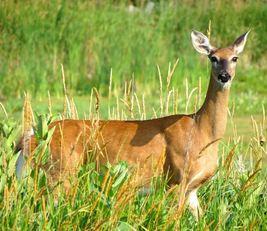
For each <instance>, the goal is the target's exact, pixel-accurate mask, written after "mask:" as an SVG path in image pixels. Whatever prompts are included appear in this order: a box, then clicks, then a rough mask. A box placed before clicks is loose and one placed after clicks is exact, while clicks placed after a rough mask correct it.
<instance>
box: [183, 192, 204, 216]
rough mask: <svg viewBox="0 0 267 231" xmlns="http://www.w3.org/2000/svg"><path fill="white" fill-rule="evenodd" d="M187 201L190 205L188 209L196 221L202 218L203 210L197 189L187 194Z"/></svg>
mask: <svg viewBox="0 0 267 231" xmlns="http://www.w3.org/2000/svg"><path fill="white" fill-rule="evenodd" d="M186 201H187V203H188V209H189V211H190V212H191V213H192V215H193V216H194V217H195V219H196V221H198V219H199V218H200V217H201V216H202V209H201V206H200V204H199V202H198V198H197V189H194V190H192V191H189V192H187V193H186Z"/></svg>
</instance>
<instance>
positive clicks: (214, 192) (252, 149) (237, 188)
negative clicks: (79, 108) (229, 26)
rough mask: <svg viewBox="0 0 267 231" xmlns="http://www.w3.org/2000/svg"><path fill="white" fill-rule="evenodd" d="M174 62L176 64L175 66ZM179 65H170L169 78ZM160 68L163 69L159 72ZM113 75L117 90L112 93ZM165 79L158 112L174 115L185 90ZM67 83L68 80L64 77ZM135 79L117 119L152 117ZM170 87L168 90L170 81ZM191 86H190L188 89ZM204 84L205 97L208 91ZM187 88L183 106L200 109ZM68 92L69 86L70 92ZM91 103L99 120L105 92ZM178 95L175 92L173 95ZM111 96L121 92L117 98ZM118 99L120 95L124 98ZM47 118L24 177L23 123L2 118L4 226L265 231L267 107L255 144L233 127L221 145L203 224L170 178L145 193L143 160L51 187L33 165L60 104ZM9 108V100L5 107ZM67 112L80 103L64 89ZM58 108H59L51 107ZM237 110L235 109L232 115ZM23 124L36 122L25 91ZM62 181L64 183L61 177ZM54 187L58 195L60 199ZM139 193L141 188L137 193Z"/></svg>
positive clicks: (204, 195)
mask: <svg viewBox="0 0 267 231" xmlns="http://www.w3.org/2000/svg"><path fill="white" fill-rule="evenodd" d="M174 66H175V65H174ZM172 69H173V65H171V66H170V67H169V71H168V73H170V75H169V78H167V80H168V81H170V80H171V78H173V76H172V74H171V73H172ZM159 73H160V71H159ZM112 80H114V79H113V78H112V75H111V76H110V81H109V82H110V87H109V89H110V92H111V91H112V87H111V85H112ZM168 81H167V82H166V79H162V78H160V81H159V83H160V84H159V85H160V86H159V88H160V92H161V94H160V95H159V99H158V100H156V102H157V107H154V110H152V111H153V115H151V116H152V117H157V116H163V115H168V114H169V113H170V114H172V113H175V111H176V109H177V102H178V101H179V94H177V89H173V88H172V87H170V86H169V84H168ZM63 82H64V81H63ZM133 86H134V83H132V82H130V83H128V84H125V90H124V95H123V96H122V97H121V99H122V100H121V103H116V106H114V107H113V106H112V105H111V104H110V106H109V107H108V108H109V114H110V118H114V119H144V118H150V116H149V115H148V111H147V109H146V108H147V107H146V104H147V102H146V100H145V99H144V98H141V99H140V98H139V97H138V96H137V94H136V92H135V91H133V89H134V87H133ZM164 86H166V87H167V89H165V87H164ZM186 89H188V87H187V88H186ZM200 89H201V85H199V88H198V92H196V93H197V94H196V95H197V96H198V97H199V98H204V96H203V95H202V91H201V90H200ZM190 92H192V91H189V90H188V91H187V92H186V95H187V98H186V99H184V101H183V103H182V105H183V108H184V111H186V110H189V111H191V110H194V108H198V107H199V105H198V104H197V102H198V98H195V97H193V95H194V94H191V93H190ZM65 93H66V92H65ZM91 95H92V96H91V100H90V102H89V106H88V107H89V112H88V115H87V116H89V117H90V118H92V117H93V118H97V117H98V113H99V111H98V110H99V107H98V106H99V103H100V104H101V100H99V98H98V97H99V96H98V93H97V90H96V89H95V90H93V91H92V94H91ZM170 96H171V97H170ZM109 98H110V101H113V100H114V99H115V101H116V97H115V98H114V97H112V96H110V97H109ZM118 101H119V99H118ZM49 105H50V106H49V110H48V111H49V114H50V115H48V116H37V117H35V121H36V122H35V123H36V124H37V128H38V129H37V130H36V131H35V134H36V136H37V138H38V140H39V141H40V146H39V149H37V150H36V151H35V153H34V154H33V155H31V156H30V157H29V159H28V161H27V164H26V169H25V171H24V175H23V177H22V179H21V180H17V177H16V173H15V161H16V159H17V157H18V156H17V155H15V154H14V146H15V143H16V140H17V138H18V136H19V134H20V124H18V122H14V121H12V119H9V118H8V116H7V118H6V119H5V120H3V121H2V122H1V123H0V192H1V193H0V208H1V209H0V220H1V228H2V230H26V229H27V230H233V229H241V230H254V229H256V230H265V229H266V228H267V224H266V222H265V221H266V214H267V209H266V202H267V194H266V190H267V184H266V183H267V182H266V179H267V178H266V171H262V170H261V167H262V158H263V157H264V156H266V154H267V152H266V143H265V140H264V137H265V136H266V128H265V126H266V125H265V111H264V107H263V108H262V109H263V113H262V121H261V122H260V123H257V122H256V121H255V120H254V119H253V118H252V125H253V126H252V128H251V129H252V130H253V132H254V135H253V136H252V137H251V142H250V143H249V144H246V143H242V140H241V139H240V136H239V135H238V133H237V132H236V131H235V125H234V124H232V127H233V135H232V136H230V137H229V141H228V142H225V143H221V144H220V151H219V154H220V159H219V167H218V170H217V172H216V173H215V175H214V177H213V179H211V180H210V181H209V182H207V183H206V184H205V185H204V186H203V187H202V188H201V189H200V191H199V198H200V203H201V205H202V207H203V211H204V215H203V217H202V218H201V219H200V221H199V222H198V223H197V222H196V221H195V220H194V218H193V217H192V216H191V214H190V213H189V212H188V211H187V210H186V209H185V208H186V205H183V206H184V207H182V208H184V209H183V210H181V207H180V208H178V201H179V195H178V193H177V192H178V191H177V190H178V188H173V189H169V190H166V183H167V182H166V180H165V179H164V176H160V177H157V178H155V179H153V180H152V182H151V188H152V189H154V190H152V192H151V194H142V193H141V194H140V192H143V191H142V190H141V191H140V189H141V188H140V182H141V178H140V176H142V169H139V167H138V165H137V166H135V167H133V168H129V167H128V165H127V163H126V162H119V163H118V164H117V165H115V166H111V165H110V164H107V165H105V166H103V167H102V172H101V173H100V172H98V171H96V168H95V164H94V163H93V162H92V163H88V164H87V165H81V166H80V168H79V172H78V175H77V177H76V178H75V179H70V183H71V185H72V187H71V188H70V190H69V191H67V192H63V191H58V188H59V187H56V188H50V187H48V185H47V178H46V174H45V172H43V171H42V169H41V168H39V167H38V166H39V165H38V164H37V165H36V166H35V167H33V166H31V161H30V160H31V158H35V161H36V162H37V163H39V164H40V165H41V163H45V162H46V161H47V155H48V152H46V151H44V150H45V147H46V144H47V142H48V141H49V136H51V132H49V131H48V129H47V125H48V124H49V123H50V122H51V120H52V119H53V117H51V114H52V113H53V102H50V103H49ZM2 107H3V108H4V106H2ZM63 108H64V110H63V112H62V114H61V115H59V117H60V118H77V114H76V107H75V104H74V103H73V102H72V101H71V100H69V99H68V95H67V93H66V94H65V101H64V107H63ZM51 112H52V113H51ZM234 112H235V108H234V107H233V108H232V109H231V110H230V112H229V114H230V120H232V119H233V116H234ZM23 114H24V116H23V118H22V120H23V121H24V122H23V124H22V125H23V126H22V127H23V128H24V129H25V130H27V129H28V127H29V123H31V121H32V119H33V117H32V109H31V106H30V101H29V97H28V96H26V97H25V104H24V113H23ZM59 185H60V182H59ZM55 192H56V195H57V199H55V198H54V196H55ZM138 192H139V193H138Z"/></svg>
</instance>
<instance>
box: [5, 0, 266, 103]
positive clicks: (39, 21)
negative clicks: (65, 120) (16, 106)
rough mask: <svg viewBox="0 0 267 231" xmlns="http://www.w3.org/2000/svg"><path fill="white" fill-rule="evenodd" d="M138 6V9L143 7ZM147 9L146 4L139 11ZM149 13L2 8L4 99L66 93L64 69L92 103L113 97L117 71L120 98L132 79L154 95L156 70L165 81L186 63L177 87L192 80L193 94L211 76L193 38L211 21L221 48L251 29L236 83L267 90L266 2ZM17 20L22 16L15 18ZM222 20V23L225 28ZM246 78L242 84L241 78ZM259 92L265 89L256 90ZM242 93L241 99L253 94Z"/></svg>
mask: <svg viewBox="0 0 267 231" xmlns="http://www.w3.org/2000/svg"><path fill="white" fill-rule="evenodd" d="M137 2H138V1H137ZM141 2H142V3H141ZM154 3H155V5H154V8H153V9H152V11H151V12H150V13H148V12H147V11H146V4H147V1H140V2H139V3H137V5H136V7H137V8H138V9H137V10H136V11H134V12H130V11H129V5H128V4H126V2H125V1H116V3H114V2H113V1H108V0H104V1H101V3H100V2H98V1H83V0H81V1H65V0H56V1H50V2H49V3H48V2H44V1H26V2H25V1H14V0H11V1H1V3H0V22H1V23H0V28H1V35H0V41H1V42H0V53H1V57H2V58H1V64H0V79H1V88H0V90H1V93H2V94H3V95H4V96H8V97H10V96H15V97H16V96H21V95H22V94H23V92H25V91H26V92H28V93H30V94H31V95H33V96H37V97H38V98H42V97H44V96H46V94H47V91H48V90H49V91H50V92H51V94H52V95H54V96H58V95H60V94H61V92H62V85H61V68H60V63H62V64H63V65H64V67H65V76H66V82H67V88H68V91H69V92H72V93H74V94H84V95H88V92H90V89H91V88H92V87H97V88H98V89H100V92H101V94H103V95H107V93H108V92H107V90H108V83H109V76H110V72H111V68H112V70H113V75H114V76H115V77H116V78H114V82H113V84H114V90H115V92H118V91H120V90H121V88H122V87H123V85H124V81H125V80H129V79H131V78H133V76H134V78H135V79H136V80H137V81H136V89H137V91H138V92H144V91H145V92H146V93H147V94H153V92H155V90H156V89H158V87H157V79H158V75H157V68H156V65H157V64H158V65H159V66H160V68H161V69H162V73H163V74H164V75H165V74H166V73H167V66H168V63H169V62H172V63H173V62H175V61H176V60H177V58H180V61H179V65H178V68H177V69H176V71H175V73H174V78H173V80H172V81H173V84H174V85H176V86H181V85H184V79H185V78H188V80H189V82H190V84H193V86H195V85H196V84H197V81H198V77H199V76H202V77H203V81H204V85H205V84H206V82H205V81H206V78H205V77H206V75H207V72H206V70H205V68H203V64H204V65H205V62H202V63H200V62H199V61H198V60H199V54H197V53H196V52H195V51H194V50H193V48H192V46H191V42H190V30H191V29H197V30H199V31H202V32H204V33H205V32H206V31H207V29H208V24H209V21H210V20H211V40H212V43H214V45H215V46H221V45H228V44H230V43H232V42H233V40H234V39H235V38H236V37H237V36H239V35H240V34H242V33H244V32H245V31H247V30H248V29H252V32H251V34H250V35H249V39H248V44H247V46H246V49H245V52H244V53H245V54H242V58H241V59H240V63H242V64H241V65H242V68H240V70H238V74H239V75H238V76H242V79H241V80H236V81H237V82H239V81H240V82H241V81H245V83H246V86H247V84H248V83H251V81H253V82H254V79H255V80H257V81H256V82H255V83H256V86H255V88H254V84H250V87H253V90H255V91H259V90H258V89H259V88H261V86H259V85H262V86H264V87H262V89H263V90H264V89H266V84H265V83H264V81H262V82H261V84H258V82H259V81H258V76H265V75H266V67H265V65H264V60H266V52H265V51H266V49H267V47H266V44H267V42H266V36H264V33H265V31H266V23H265V20H266V15H267V4H266V3H265V2H264V1H261V0H258V1H249V2H246V1H241V0H239V1H221V2H218V1H215V0H212V1H208V0H201V1H189V2H188V1H176V0H167V1H155V2H154ZM14 12H16V13H15V14H14ZM222 19H223V20H222ZM240 78H241V77H240ZM258 86H259V88H258ZM247 90H248V89H247V87H245V86H243V87H242V88H241V89H240V92H243V91H245V92H247Z"/></svg>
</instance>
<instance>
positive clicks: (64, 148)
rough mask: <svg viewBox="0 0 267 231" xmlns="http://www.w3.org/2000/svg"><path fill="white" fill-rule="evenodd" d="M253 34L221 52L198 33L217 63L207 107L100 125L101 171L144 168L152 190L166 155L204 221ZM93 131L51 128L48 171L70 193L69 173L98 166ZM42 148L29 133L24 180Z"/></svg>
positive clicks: (171, 181)
mask: <svg viewBox="0 0 267 231" xmlns="http://www.w3.org/2000/svg"><path fill="white" fill-rule="evenodd" d="M249 32H250V31H247V32H246V33H245V34H243V35H241V36H240V37H239V38H237V39H236V40H235V42H234V43H232V44H231V45H230V46H227V47H220V48H216V47H214V46H212V45H211V44H210V41H209V39H208V38H207V37H206V36H205V35H204V34H202V33H200V32H198V31H196V30H192V31H191V41H192V44H193V47H194V48H195V49H196V51H198V52H199V53H200V54H204V55H206V56H207V57H208V58H209V60H210V61H211V74H210V80H209V85H208V90H207V94H206V97H205V100H204V103H203V105H202V106H201V107H200V109H199V110H198V111H196V112H195V113H193V114H175V115H171V116H166V117H162V118H154V119H150V120H133V121H131V120H128V121H127V120H107V121H102V120H99V121H98V123H97V126H98V128H100V129H99V134H100V135H98V136H95V137H96V138H95V139H97V142H98V147H100V148H99V150H98V151H99V152H100V154H99V155H98V160H97V162H98V165H99V166H102V165H104V164H106V163H107V162H110V163H111V164H115V163H116V162H117V161H119V160H125V161H127V162H128V165H129V166H134V165H136V164H137V163H139V164H140V166H144V168H143V181H142V182H143V184H144V185H146V184H149V182H150V181H151V177H152V170H151V169H152V168H153V166H155V165H156V164H157V162H158V161H159V159H160V158H161V155H162V153H163V155H164V162H163V163H162V166H163V173H164V174H167V176H168V177H167V179H168V186H169V187H175V186H179V185H180V184H181V182H182V181H183V182H185V184H184V185H185V198H186V201H187V204H188V208H189V210H190V211H191V213H192V214H193V216H194V217H195V218H196V219H198V217H200V216H201V215H202V209H201V206H200V203H199V201H198V197H197V191H198V189H199V188H200V187H201V186H202V185H203V184H204V183H205V182H206V181H207V180H208V179H210V178H211V177H212V176H213V174H214V172H215V171H216V169H217V165H218V149H219V143H220V140H221V139H222V137H223V135H224V132H225V129H226V122H227V107H228V98H229V92H230V87H231V84H232V81H233V79H234V76H235V68H236V64H237V59H238V54H240V53H241V52H242V51H243V48H244V46H245V44H246V39H247V35H248V33H249ZM93 127H95V123H93V122H92V121H91V120H73V119H65V120H61V121H55V122H52V123H51V124H50V125H49V129H52V128H54V132H53V135H52V138H51V140H50V142H49V162H48V163H47V164H46V165H45V166H43V168H44V169H45V171H46V174H47V175H48V178H49V179H50V181H51V182H54V183H55V182H58V181H59V179H61V180H63V183H64V188H65V189H68V188H70V187H71V185H70V183H69V180H68V178H67V177H66V174H65V173H68V174H71V175H72V177H75V173H76V172H77V162H79V161H82V163H83V164H87V163H88V162H90V161H92V158H90V153H92V152H90V148H92V145H90V142H86V141H88V140H90V136H92V135H93V134H92V133H93ZM36 146H37V141H36V138H35V136H34V135H33V133H32V132H31V131H28V132H26V134H24V135H23V136H22V138H21V139H20V141H19V142H18V144H17V148H16V152H20V155H19V158H18V161H17V163H16V166H17V175H18V177H19V178H20V177H21V173H22V169H23V165H24V164H25V160H24V159H25V156H29V155H30V153H31V152H32V151H33V150H34V149H35V148H36ZM149 156H151V157H152V158H148V157H149ZM148 159H149V161H148ZM51 166H52V167H51ZM60 175H61V176H60ZM60 177H61V178H60Z"/></svg>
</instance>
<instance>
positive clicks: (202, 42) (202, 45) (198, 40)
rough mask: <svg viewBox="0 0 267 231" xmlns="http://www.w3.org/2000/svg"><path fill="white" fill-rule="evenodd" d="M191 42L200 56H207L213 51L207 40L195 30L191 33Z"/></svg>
mask: <svg viewBox="0 0 267 231" xmlns="http://www.w3.org/2000/svg"><path fill="white" fill-rule="evenodd" d="M191 41H192V44H193V46H194V47H195V49H196V50H197V51H198V52H199V53H201V54H204V55H209V54H210V53H211V51H212V50H213V49H214V47H213V46H211V44H210V41H209V39H208V38H207V37H206V36H205V35H204V34H202V33H200V32H198V31H196V30H192V31H191Z"/></svg>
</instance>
